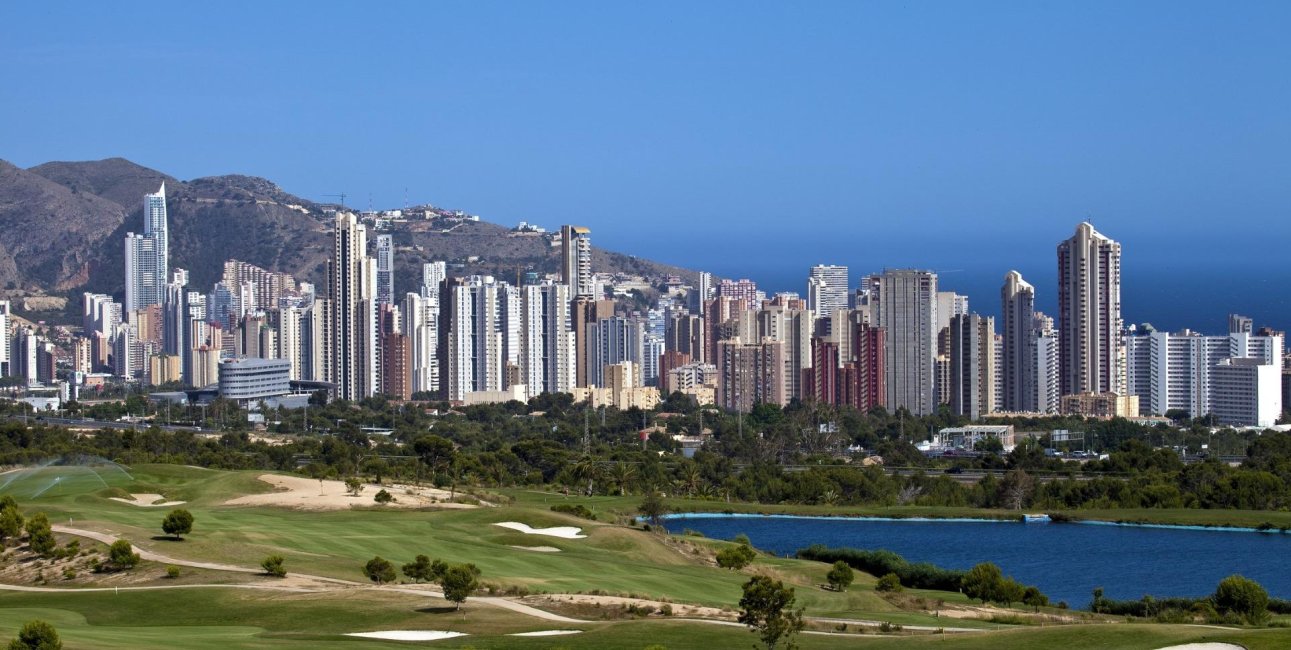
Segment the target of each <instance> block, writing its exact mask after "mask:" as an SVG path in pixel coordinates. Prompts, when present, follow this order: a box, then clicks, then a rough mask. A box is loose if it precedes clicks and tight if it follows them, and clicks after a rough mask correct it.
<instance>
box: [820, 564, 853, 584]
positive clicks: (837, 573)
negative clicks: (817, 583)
mask: <svg viewBox="0 0 1291 650" xmlns="http://www.w3.org/2000/svg"><path fill="white" fill-rule="evenodd" d="M825 579H826V580H828V581H829V586H830V587H833V589H834V591H847V586H848V585H850V584H852V580H855V579H856V572H855V571H852V567H851V566H849V565H848V564H847V563H846V562H844V561H842V560H839V561H837V562H835V563H834V568H832V569H830V570H829V573H827V574H825Z"/></svg>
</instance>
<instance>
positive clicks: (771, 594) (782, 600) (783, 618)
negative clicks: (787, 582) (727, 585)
mask: <svg viewBox="0 0 1291 650" xmlns="http://www.w3.org/2000/svg"><path fill="white" fill-rule="evenodd" d="M794 600H795V597H794V594H793V588H792V587H786V586H784V583H782V582H780V581H779V580H772V579H771V578H769V577H767V576H753V577H752V578H749V581H748V582H746V583H744V595H743V597H741V598H740V618H739V621H740V622H741V623H743V624H745V625H747V626H749V627H750V628H752V630H751V631H752V632H754V633H755V634H757V635H758V638H759V639H761V640H762V644H763V645H764V646H766V648H767V650H775V648H777V647H781V646H780V642H781V641H784V643H785V644H784V646H783V647H784V648H785V650H792V648H794V647H795V646H794V644H793V642H792V641H790V638H791V637H792V636H793V634H794V633H796V632H799V631H800V630H802V627H803V621H802V609H797V610H795V609H793V605H794Z"/></svg>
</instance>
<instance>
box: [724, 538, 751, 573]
mask: <svg viewBox="0 0 1291 650" xmlns="http://www.w3.org/2000/svg"><path fill="white" fill-rule="evenodd" d="M755 557H757V552H756V551H754V550H753V548H752V547H751V546H749V545H747V544H740V545H738V546H730V547H727V548H724V549H722V550H720V551H718V552H717V566H719V567H722V568H723V569H731V570H732V571H739V570H740V569H743V568H744V567H746V566H748V565H749V563H750V562H752V561H753V558H755Z"/></svg>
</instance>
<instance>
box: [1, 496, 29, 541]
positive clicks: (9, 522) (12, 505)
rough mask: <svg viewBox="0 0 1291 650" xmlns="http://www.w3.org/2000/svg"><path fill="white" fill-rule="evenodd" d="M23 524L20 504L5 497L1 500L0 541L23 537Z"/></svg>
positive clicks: (9, 497)
mask: <svg viewBox="0 0 1291 650" xmlns="http://www.w3.org/2000/svg"><path fill="white" fill-rule="evenodd" d="M22 523H23V521H22V511H21V510H19V509H18V502H17V501H14V499H13V497H11V496H9V495H5V496H4V498H3V499H0V541H5V540H9V539H12V538H15V537H18V536H19V535H21V534H22Z"/></svg>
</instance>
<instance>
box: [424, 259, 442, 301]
mask: <svg viewBox="0 0 1291 650" xmlns="http://www.w3.org/2000/svg"><path fill="white" fill-rule="evenodd" d="M447 277H448V265H447V264H445V263H444V262H427V263H425V264H422V265H421V295H422V297H423V298H425V297H430V296H438V295H439V285H441V284H443V282H444V279H445V278H447Z"/></svg>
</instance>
